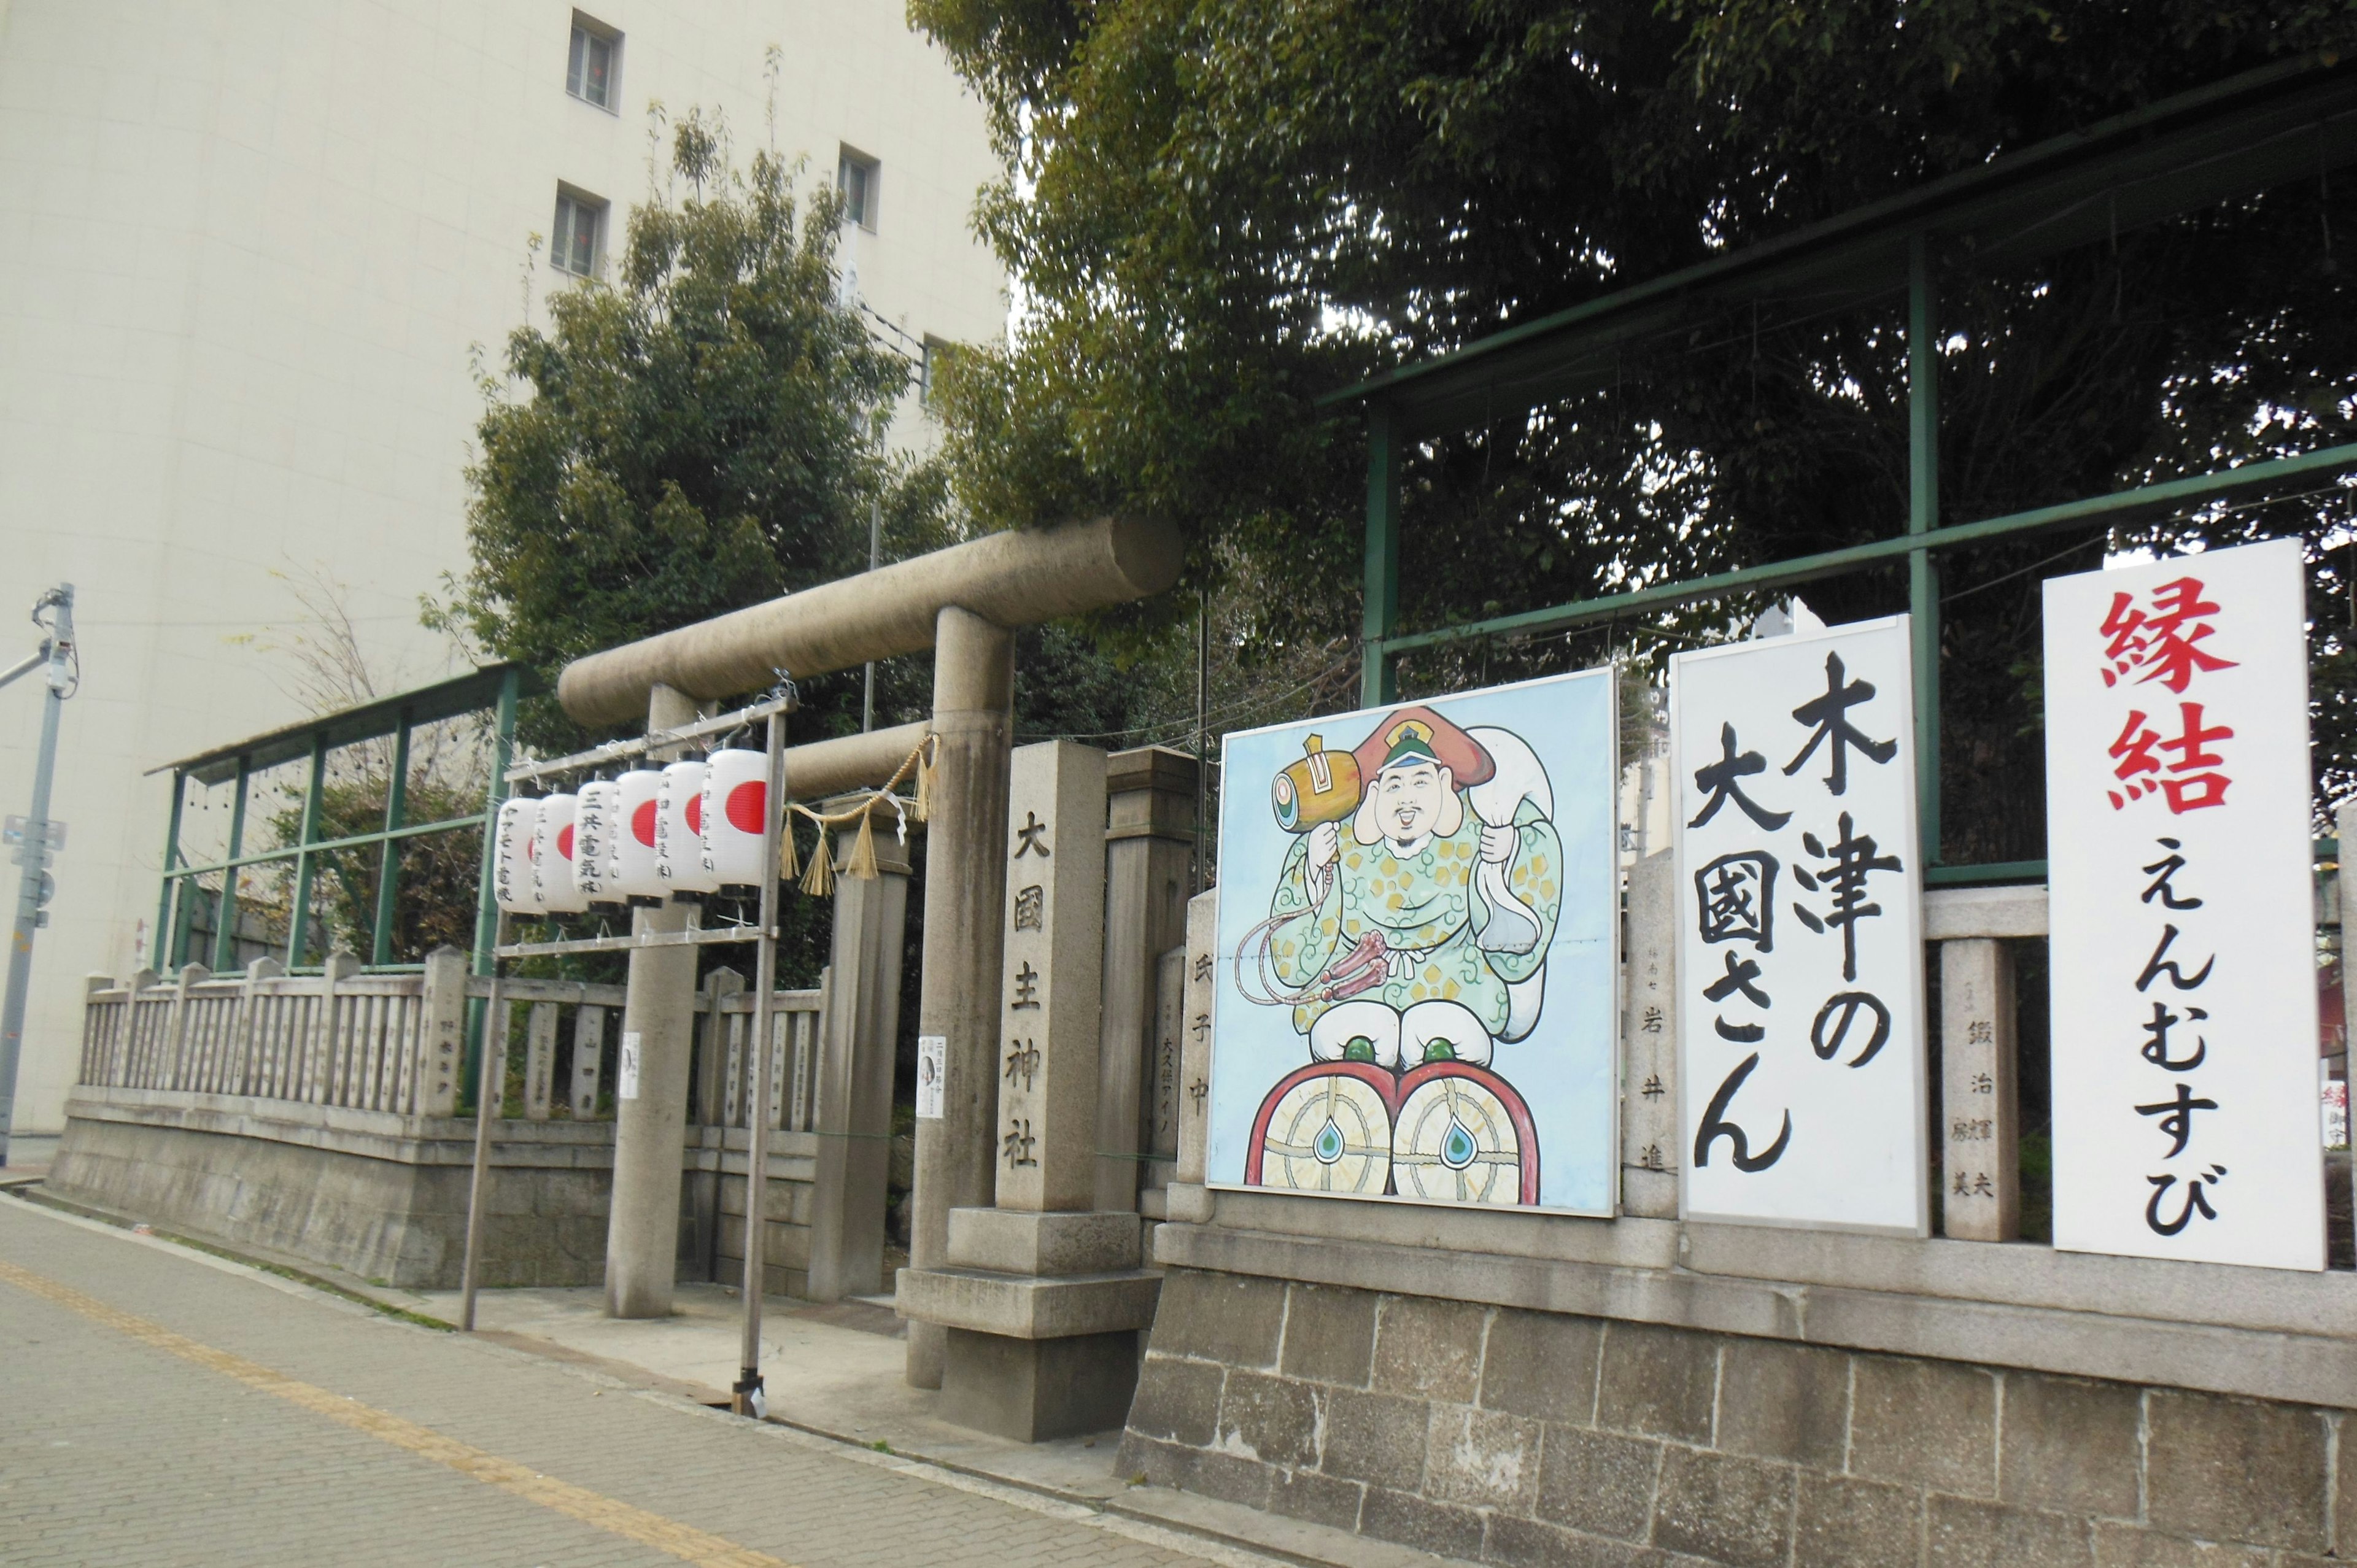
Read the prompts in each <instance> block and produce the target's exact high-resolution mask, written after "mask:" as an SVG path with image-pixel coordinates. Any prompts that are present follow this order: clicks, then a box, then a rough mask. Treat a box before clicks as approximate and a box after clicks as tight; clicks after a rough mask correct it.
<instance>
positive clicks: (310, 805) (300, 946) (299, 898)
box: [286, 730, 328, 972]
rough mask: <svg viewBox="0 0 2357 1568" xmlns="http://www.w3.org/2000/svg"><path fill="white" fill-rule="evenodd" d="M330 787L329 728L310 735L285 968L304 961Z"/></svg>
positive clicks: (287, 918) (287, 915)
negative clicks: (316, 846)
mask: <svg viewBox="0 0 2357 1568" xmlns="http://www.w3.org/2000/svg"><path fill="white" fill-rule="evenodd" d="M327 787H328V732H327V731H325V730H321V731H319V732H318V733H317V735H314V736H312V737H311V782H310V784H309V785H308V786H307V788H306V789H304V791H303V826H302V828H301V830H300V832H297V834H296V839H295V902H294V903H293V905H291V906H290V907H289V908H288V909H287V913H286V968H287V970H288V971H289V972H292V971H294V970H295V969H296V968H297V967H299V966H300V965H301V964H302V962H303V950H304V948H305V947H306V946H307V944H308V942H309V940H310V937H311V849H310V845H311V841H312V840H313V839H315V838H317V837H318V836H319V809H320V806H321V805H322V803H323V797H324V796H325V795H326V793H327Z"/></svg>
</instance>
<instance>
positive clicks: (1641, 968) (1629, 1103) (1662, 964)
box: [1620, 850, 1681, 1219]
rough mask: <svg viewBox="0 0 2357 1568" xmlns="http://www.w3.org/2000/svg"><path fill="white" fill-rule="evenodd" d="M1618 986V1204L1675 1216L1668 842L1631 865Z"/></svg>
mask: <svg viewBox="0 0 2357 1568" xmlns="http://www.w3.org/2000/svg"><path fill="white" fill-rule="evenodd" d="M1625 929H1626V930H1627V931H1628V933H1629V937H1628V951H1627V954H1626V955H1625V959H1626V963H1627V968H1626V969H1625V971H1624V972H1623V978H1622V981H1621V988H1620V1212H1621V1213H1623V1214H1630V1215H1638V1216H1642V1217H1644V1218H1646V1219H1676V1218H1677V1217H1678V1170H1679V1166H1680V1163H1681V1155H1680V1151H1679V1147H1678V1143H1679V1136H1680V1134H1679V1132H1678V1045H1677V1042H1678V1017H1677V1008H1678V1001H1677V997H1678V989H1677V973H1676V966H1677V952H1678V919H1677V866H1676V864H1675V857H1674V856H1673V855H1672V854H1670V852H1669V851H1667V850H1663V851H1662V852H1661V853H1660V854H1649V855H1647V856H1646V857H1645V858H1644V859H1642V860H1641V861H1639V862H1638V863H1637V864H1636V865H1632V866H1631V867H1630V868H1629V893H1628V923H1627V925H1626V927H1625Z"/></svg>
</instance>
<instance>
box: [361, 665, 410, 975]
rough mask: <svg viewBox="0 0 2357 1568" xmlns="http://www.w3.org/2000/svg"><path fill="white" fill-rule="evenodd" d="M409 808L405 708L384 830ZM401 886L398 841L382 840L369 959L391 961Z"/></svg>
mask: <svg viewBox="0 0 2357 1568" xmlns="http://www.w3.org/2000/svg"><path fill="white" fill-rule="evenodd" d="M408 812H409V712H408V710H407V709H404V710H403V711H402V714H401V727H400V728H398V729H396V730H394V731H393V776H392V777H391V778H389V779H386V780H385V786H384V831H385V832H388V833H390V832H394V831H395V830H397V829H399V828H400V827H401V826H402V824H403V822H404V819H405V818H406V817H407V815H408ZM400 887H401V841H400V840H399V839H393V838H388V839H386V840H385V841H384V858H383V859H382V861H380V862H379V863H378V865H377V872H376V918H375V920H374V921H372V922H371V929H370V934H369V962H371V963H391V962H392V961H393V907H394V900H395V897H396V896H397V895H398V893H399V891H400Z"/></svg>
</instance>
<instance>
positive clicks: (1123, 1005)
mask: <svg viewBox="0 0 2357 1568" xmlns="http://www.w3.org/2000/svg"><path fill="white" fill-rule="evenodd" d="M1198 771H1199V769H1198V768H1197V766H1196V762H1195V759H1194V758H1193V757H1189V756H1188V755H1186V754H1185V753H1184V752H1179V751H1172V750H1170V749H1169V748H1168V747H1167V746H1144V747H1141V748H1139V749H1138V750H1135V751H1123V752H1116V753H1115V754H1114V756H1112V757H1108V758H1107V759H1106V762H1105V795H1106V818H1107V821H1106V827H1105V850H1104V869H1105V875H1104V1026H1103V1037H1102V1042H1101V1044H1100V1046H1099V1048H1098V1072H1099V1077H1098V1080H1097V1134H1096V1137H1097V1144H1096V1146H1097V1151H1098V1158H1097V1169H1096V1191H1095V1196H1094V1198H1093V1200H1092V1207H1094V1208H1099V1209H1115V1208H1136V1207H1137V1197H1138V1187H1139V1176H1141V1174H1142V1171H1143V1167H1142V1166H1141V1165H1140V1163H1139V1161H1138V1159H1137V1158H1136V1156H1137V1155H1142V1154H1145V1153H1146V1152H1147V1151H1148V1150H1149V1149H1151V1148H1152V1146H1153V1141H1152V1126H1153V1122H1154V1106H1153V1104H1152V1100H1151V1096H1150V1094H1149V1093H1148V1086H1149V1085H1151V1084H1152V1083H1153V1082H1154V1072H1153V1065H1152V1064H1153V1062H1154V1060H1155V1057H1156V1042H1157V1037H1158V1036H1159V1033H1160V1031H1159V1029H1158V1028H1157V1017H1156V994H1157V973H1158V967H1159V963H1160V960H1161V957H1162V955H1163V954H1164V953H1166V952H1168V951H1169V950H1170V949H1172V948H1174V947H1177V946H1179V944H1180V943H1181V942H1183V941H1185V940H1186V939H1187V874H1188V866H1189V862H1190V861H1191V860H1192V858H1193V856H1194V853H1195V777H1196V774H1197V772H1198Z"/></svg>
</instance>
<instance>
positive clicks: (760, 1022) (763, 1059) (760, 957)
mask: <svg viewBox="0 0 2357 1568" xmlns="http://www.w3.org/2000/svg"><path fill="white" fill-rule="evenodd" d="M781 694H782V693H781ZM769 752H770V766H769V770H768V773H767V776H766V777H767V786H766V789H765V790H764V792H763V794H762V797H761V799H762V801H763V802H764V804H763V809H762V819H761V935H760V937H759V940H757V941H756V942H755V943H754V947H753V954H754V956H753V1103H752V1105H751V1107H750V1110H751V1112H752V1113H751V1114H750V1115H748V1116H747V1117H746V1118H745V1121H746V1123H747V1126H748V1134H747V1137H746V1148H745V1342H744V1347H743V1354H742V1355H740V1356H739V1357H738V1358H737V1364H738V1369H739V1375H738V1377H737V1384H736V1387H735V1388H734V1389H733V1390H731V1393H732V1394H733V1395H734V1398H733V1399H732V1400H731V1402H730V1403H731V1406H732V1408H734V1409H735V1410H736V1412H737V1414H738V1415H749V1416H754V1417H756V1418H758V1417H760V1416H763V1415H766V1414H768V1413H769V1402H768V1398H767V1396H766V1395H765V1394H764V1392H763V1391H762V1388H761V1292H762V1287H763V1286H764V1284H765V1283H767V1277H766V1276H767V1274H768V1260H767V1258H766V1256H765V1254H766V1252H767V1251H768V1248H767V1247H766V1246H765V1245H764V1244H763V1243H764V1242H766V1241H767V1240H769V1202H768V1198H769V1187H770V1179H769V1178H770V1096H771V1095H772V1094H774V1093H775V1092H776V1091H777V1090H776V1084H775V1080H774V1078H773V1069H772V1066H771V1061H770V1058H771V1056H772V1051H771V1048H770V1027H771V1022H770V1007H771V1000H770V999H771V997H772V996H773V995H774V993H776V991H777V989H778V838H779V834H780V832H781V831H782V829H783V826H784V822H785V812H786V715H785V714H770V727H769ZM814 853H816V854H828V853H829V851H828V849H827V843H826V834H825V833H824V832H821V833H820V834H819V841H818V848H817V850H816V851H815V852H814Z"/></svg>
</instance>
